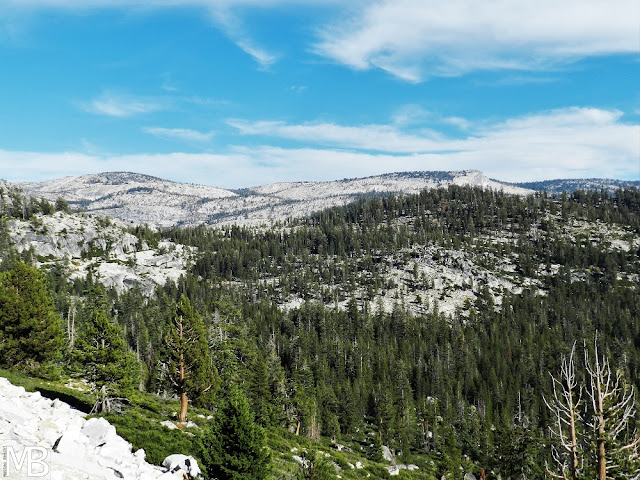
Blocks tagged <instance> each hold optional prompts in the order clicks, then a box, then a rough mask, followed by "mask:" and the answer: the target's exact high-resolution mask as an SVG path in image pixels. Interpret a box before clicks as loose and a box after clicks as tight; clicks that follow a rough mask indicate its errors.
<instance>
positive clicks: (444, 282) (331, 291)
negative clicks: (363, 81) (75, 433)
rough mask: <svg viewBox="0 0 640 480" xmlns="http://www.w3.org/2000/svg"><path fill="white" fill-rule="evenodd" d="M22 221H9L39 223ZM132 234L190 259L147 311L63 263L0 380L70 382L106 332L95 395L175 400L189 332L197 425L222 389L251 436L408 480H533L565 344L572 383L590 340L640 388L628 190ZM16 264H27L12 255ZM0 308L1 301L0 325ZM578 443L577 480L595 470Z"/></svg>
mask: <svg viewBox="0 0 640 480" xmlns="http://www.w3.org/2000/svg"><path fill="white" fill-rule="evenodd" d="M16 198H17V197H16ZM16 202H17V200H15V199H14V200H13V202H12V203H11V204H10V203H7V206H6V208H4V205H5V204H4V203H3V213H4V217H5V221H6V219H7V218H9V217H11V216H23V217H24V216H25V212H24V209H21V210H18V209H16V208H15V203H16ZM23 204H24V201H23V203H21V205H23ZM32 204H33V203H32ZM11 205H13V207H12V206H11ZM37 205H39V207H38V208H37V209H35V210H34V211H32V212H29V214H28V215H26V217H30V216H34V217H33V218H38V216H39V215H43V214H44V215H50V214H52V213H54V211H55V210H56V208H55V207H56V206H51V205H49V207H51V208H49V207H47V206H46V205H45V203H38V204H37ZM57 207H58V209H59V210H61V209H64V208H65V206H64V205H63V204H62V203H61V204H60V205H57ZM131 234H132V235H138V236H139V237H140V239H141V242H142V238H143V237H144V241H145V242H146V243H149V244H151V243H154V244H156V245H157V244H159V243H160V242H163V241H169V240H170V241H171V242H173V243H174V244H178V245H180V244H181V245H185V246H188V247H193V251H195V252H198V253H197V257H196V258H195V262H194V263H193V265H192V266H191V267H189V269H188V271H187V273H186V274H185V275H183V276H182V277H180V279H179V280H178V281H177V282H175V283H174V282H167V284H166V285H164V286H163V287H159V288H158V289H157V290H156V291H155V292H154V293H153V294H152V295H144V294H143V293H142V291H141V289H140V288H139V287H136V286H134V287H132V288H129V289H125V290H123V291H121V292H118V291H116V290H114V289H107V290H105V289H104V288H103V287H102V286H101V285H100V283H99V282H98V281H97V280H96V279H95V278H93V277H92V275H91V273H89V275H88V276H87V277H86V278H77V277H76V278H73V279H70V275H69V273H68V269H67V267H65V265H64V263H63V262H58V263H51V262H49V265H48V266H46V268H45V267H42V271H43V272H44V275H45V276H46V278H47V281H48V285H49V293H48V295H50V297H51V304H50V306H47V305H49V304H48V303H47V302H46V301H44V303H43V307H42V308H43V309H45V310H47V309H52V310H54V311H55V312H57V315H58V316H59V317H60V318H61V326H62V331H61V332H60V333H57V334H55V336H56V338H57V340H56V342H57V343H56V342H54V343H56V345H57V344H58V343H59V344H60V345H62V346H61V348H60V349H59V353H58V354H57V356H54V355H53V354H51V353H47V356H46V358H45V357H42V358H40V357H38V358H33V359H25V360H23V361H21V362H17V363H16V362H13V363H14V364H12V359H13V358H14V357H12V356H11V355H9V354H8V353H7V351H6V350H4V348H5V346H4V345H5V344H3V343H2V342H0V361H1V362H2V363H3V364H4V366H8V367H14V368H19V369H23V370H24V369H27V370H29V371H31V372H32V373H38V371H41V372H50V373H49V374H50V375H60V374H62V375H68V374H72V375H75V376H76V377H77V376H82V372H83V371H87V370H86V368H87V365H89V364H91V361H93V362H94V363H95V358H96V357H95V356H96V355H98V352H95V351H92V350H90V349H88V348H87V347H86V344H87V342H88V343H89V344H90V343H91V338H92V335H95V329H96V328H98V329H99V330H100V331H102V332H104V331H105V330H106V329H107V328H106V327H105V325H111V326H113V329H111V330H110V335H111V336H110V337H109V338H110V339H109V341H110V342H112V343H113V345H115V346H116V347H114V348H115V350H116V351H117V352H119V353H118V354H117V355H116V356H115V357H113V359H112V361H113V362H114V364H117V365H120V367H119V368H118V372H119V374H118V375H115V374H114V373H113V372H111V373H109V374H108V375H107V374H104V375H101V374H100V372H98V374H97V376H96V377H94V378H93V382H94V383H95V382H97V383H98V384H101V385H103V386H104V388H103V390H102V391H103V393H105V394H106V393H109V392H108V389H112V393H113V395H114V396H117V395H120V393H118V392H125V393H126V392H130V393H128V395H135V393H134V392H135V391H136V390H142V391H146V392H151V393H154V394H159V395H165V396H171V395H174V394H176V395H180V391H179V389H178V390H176V388H175V383H176V382H173V383H172V382H171V374H172V368H171V362H172V360H171V359H172V358H175V352H176V348H177V347H176V343H175V341H174V343H172V342H171V341H169V340H168V339H169V338H170V337H171V335H172V333H171V332H172V331H173V330H174V329H175V328H176V325H180V323H179V322H178V320H177V319H179V320H180V322H189V321H192V322H193V323H191V324H189V325H191V328H192V329H193V331H194V332H196V333H194V335H195V337H194V338H198V339H199V340H198V341H200V340H204V341H205V343H206V345H207V346H208V348H205V350H204V351H205V355H207V350H208V354H209V355H210V358H209V359H207V360H210V363H209V365H210V367H211V368H209V369H208V370H207V372H208V373H202V372H201V373H198V376H200V377H201V376H204V377H206V378H205V380H203V382H204V383H200V384H199V385H196V384H195V383H197V382H194V385H193V388H191V387H189V388H188V389H186V390H185V392H186V391H188V395H189V399H190V401H191V402H193V404H194V405H198V406H201V407H205V408H212V407H215V406H216V405H218V404H220V402H222V401H223V399H225V398H227V397H229V398H236V396H237V395H238V392H237V391H235V390H233V389H234V388H237V389H239V391H240V392H242V393H243V394H244V396H246V398H247V399H248V400H249V406H250V409H251V411H252V413H253V415H255V418H256V420H257V422H258V423H259V424H260V425H262V426H264V427H266V428H268V429H288V430H289V431H290V432H292V433H294V434H295V435H299V436H305V437H309V438H311V439H314V440H321V439H323V438H324V439H330V440H334V441H336V442H339V443H344V444H346V445H349V448H350V449H352V450H354V451H356V452H358V453H360V454H361V455H362V456H363V458H368V459H369V460H371V461H372V462H378V461H381V460H382V458H381V457H382V454H381V451H382V450H381V446H382V445H385V446H388V447H389V449H390V451H391V453H392V454H393V455H395V458H396V461H397V463H398V464H409V463H412V464H416V465H417V466H419V469H418V470H416V471H412V472H409V471H408V470H402V471H401V474H402V475H403V476H406V477H407V478H440V477H441V476H442V475H445V476H446V477H447V478H456V479H457V478H462V476H463V474H464V472H468V473H473V474H475V475H476V476H480V475H481V471H484V472H486V474H487V478H496V477H497V475H501V476H502V478H544V477H545V475H546V473H545V472H546V468H547V467H546V466H548V467H549V468H550V469H552V470H553V469H554V468H555V467H554V465H555V464H554V459H553V458H552V455H551V453H552V446H553V445H556V444H557V440H556V439H555V438H554V437H553V436H551V435H550V433H549V427H553V426H554V422H555V418H554V416H553V413H552V412H551V411H550V410H549V408H548V407H547V405H546V404H545V400H544V399H545V398H546V399H550V398H551V396H552V387H553V383H552V377H551V376H550V374H553V375H555V376H556V377H557V376H558V375H559V372H560V367H561V358H562V356H563V355H565V356H566V355H569V353H570V351H571V348H572V346H573V345H574V343H575V344H576V345H577V350H578V351H579V354H578V355H576V360H575V365H576V372H577V374H576V376H577V380H578V381H579V382H582V383H585V385H586V382H587V380H588V375H587V373H586V371H585V366H586V365H585V362H586V361H585V360H584V356H583V351H584V350H585V349H586V350H587V351H588V352H589V355H590V357H589V358H594V352H593V350H594V339H595V338H596V334H597V344H598V347H599V354H600V355H601V356H603V357H605V358H607V359H608V360H609V362H610V363H611V366H612V368H613V371H614V372H617V373H618V374H619V375H620V378H621V381H622V382H623V383H624V384H626V385H629V386H631V385H634V387H635V388H636V389H637V388H638V387H640V322H639V321H638V319H639V318H640V289H639V288H638V285H639V280H640V259H639V255H640V192H639V191H638V190H637V189H636V188H631V189H626V190H617V191H616V192H614V193H608V192H605V191H600V192H598V191H593V192H584V191H576V192H574V193H573V194H571V195H566V194H565V195H563V196H562V197H558V198H550V197H548V196H547V195H546V194H545V193H540V194H535V195H531V196H527V197H518V196H511V195H506V194H503V193H499V192H496V191H492V190H482V189H478V188H469V187H457V186H451V187H449V188H447V189H436V190H425V191H423V192H421V193H420V194H416V195H406V196H389V197H385V198H371V199H363V200H360V201H358V202H357V203H354V204H350V205H347V206H344V207H339V208H332V209H328V210H324V211H322V212H320V213H317V214H314V215H313V216H311V217H309V218H304V219H292V220H289V221H287V222H285V223H284V224H282V225H278V226H274V227H273V228H269V229H264V228H263V229H254V228H243V227H225V228H223V229H211V228H210V227H205V226H202V227H195V228H177V227H176V228H171V229H166V230H162V231H155V230H150V229H137V230H135V229H132V230H131ZM0 241H1V242H2V258H3V261H2V263H1V264H0V268H2V269H3V270H4V271H5V272H6V273H4V274H3V277H2V282H4V283H3V285H5V287H6V288H7V289H9V285H11V278H13V277H12V275H13V274H12V272H14V271H15V270H16V269H25V268H31V267H28V266H25V265H23V264H22V263H21V262H20V261H19V260H20V259H19V258H18V257H19V256H18V254H16V253H15V252H14V251H13V250H12V249H11V248H10V246H9V244H10V243H11V242H10V238H9V234H8V232H7V230H6V228H5V229H4V230H3V235H2V238H1V239H0ZM102 253H103V252H102ZM102 253H101V252H99V251H94V252H92V253H91V255H93V256H96V257H99V256H100V255H101V254H102ZM23 260H26V261H27V262H30V261H32V260H37V258H36V257H35V256H34V254H33V252H31V254H29V253H28V252H26V251H25V253H24V254H23ZM32 274H33V275H37V273H32ZM7 291H9V290H7ZM43 295H44V294H43V293H37V295H36V296H38V297H42V296H43ZM9 304H10V303H7V302H4V303H3V300H2V299H0V309H2V308H6V305H9ZM47 311H49V310H47ZM2 318H3V322H5V323H6V321H7V320H6V318H7V317H6V316H3V317H2ZM190 319H191V320H190ZM16 321H18V320H16ZM105 321H106V322H107V324H105V323H104V322H105ZM101 322H102V323H101ZM177 322H178V323H177ZM99 325H103V326H102V327H100V326H99ZM2 327H3V329H6V328H8V327H7V326H6V325H4V324H3V325H2ZM179 328H180V332H182V327H179ZM92 329H93V330H92ZM5 331H6V330H5ZM92 331H94V333H93V334H92V333H91V332H92ZM198 332H199V333H198ZM5 335H6V334H5ZM83 342H84V343H83ZM56 345H54V347H55V346H56ZM35 348H36V347H34V349H35ZM52 348H53V347H52ZM92 355H93V357H92ZM200 356H201V355H200ZM44 365H46V368H44V367H43V366H44ZM41 367H42V368H41ZM202 368H204V367H202ZM201 370H202V369H201ZM205 370H206V369H205ZM202 371H204V370H202ZM200 377H198V378H200ZM100 382H102V383H100ZM203 385H206V387H207V388H203ZM232 390H233V393H231V392H232ZM216 392H217V395H213V394H214V393H216ZM232 403H233V402H232ZM585 408H586V407H585ZM585 412H586V410H585ZM584 416H585V418H586V413H584ZM631 417H633V415H632V416H631ZM636 420H637V419H636V418H630V422H629V425H628V427H627V428H626V429H625V430H624V432H620V441H621V442H624V441H626V440H627V439H628V438H631V437H632V436H633V431H634V427H635V423H636ZM585 429H587V430H588V427H585ZM588 438H590V437H588V435H587V434H586V433H585V435H584V439H585V440H584V444H583V446H582V447H581V448H583V449H584V450H583V452H584V453H583V457H584V462H585V466H584V470H583V471H584V475H592V474H593V469H594V468H595V466H590V465H591V463H590V462H591V460H589V459H590V458H591V457H590V455H591V454H590V453H589V448H590V447H589V445H588V444H589V441H588ZM628 460H629V461H631V460H632V455H631V454H629V456H628ZM276 464H277V462H276ZM638 465H639V464H638V463H637V462H636V463H633V462H632V463H630V464H629V466H628V468H629V469H634V468H639V467H638ZM625 468H626V467H625ZM481 469H482V470H481ZM590 469H591V470H590ZM358 471H359V470H356V472H358ZM629 471H632V470H629ZM362 472H364V473H363V475H362V476H366V473H371V472H367V471H366V469H364V470H362ZM383 473H384V474H385V475H386V474H387V473H388V472H387V471H386V470H382V473H380V472H378V473H374V474H372V476H373V477H374V478H379V477H380V476H382V475H383ZM272 475H273V477H274V478H291V475H290V474H286V473H283V472H280V473H278V471H277V469H276V470H275V471H274V473H272ZM287 475H289V476H287ZM342 475H343V477H345V472H343V473H342ZM308 478H314V477H308ZM345 478H351V477H348V475H347V477H345ZM585 478H593V476H591V477H585Z"/></svg>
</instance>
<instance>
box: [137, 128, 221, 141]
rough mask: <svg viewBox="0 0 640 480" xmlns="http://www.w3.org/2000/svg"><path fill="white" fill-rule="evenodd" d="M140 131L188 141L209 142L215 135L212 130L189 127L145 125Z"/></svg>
mask: <svg viewBox="0 0 640 480" xmlns="http://www.w3.org/2000/svg"><path fill="white" fill-rule="evenodd" d="M142 131H143V132H145V133H149V134H151V135H154V136H156V137H161V138H168V139H175V140H184V141H188V142H209V141H211V139H212V138H213V136H214V135H215V132H214V131H209V132H199V131H197V130H192V129H190V128H162V127H145V128H143V129H142Z"/></svg>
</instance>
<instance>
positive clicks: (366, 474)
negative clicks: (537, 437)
mask: <svg viewBox="0 0 640 480" xmlns="http://www.w3.org/2000/svg"><path fill="white" fill-rule="evenodd" d="M0 376H2V377H6V378H7V379H8V380H9V381H10V382H11V383H13V384H14V385H21V386H23V387H24V388H25V389H26V390H27V391H30V392H35V391H39V392H41V394H42V395H43V396H46V397H48V398H60V399H61V400H63V401H65V402H67V403H70V404H71V405H72V406H75V407H76V408H78V406H79V407H82V408H79V409H80V410H83V411H85V412H88V411H89V410H90V409H91V407H92V406H93V403H94V401H95V398H94V397H93V396H92V395H90V394H88V393H86V392H83V391H80V390H77V389H73V388H69V387H67V386H65V382H66V381H68V379H59V380H44V379H40V378H34V377H30V376H28V375H25V374H24V373H21V372H18V371H14V370H5V369H0ZM178 409H179V402H178V401H177V400H171V399H169V400H166V399H162V398H159V397H157V396H156V395H152V394H149V393H144V392H135V393H134V394H132V395H131V396H130V398H129V403H128V404H126V405H125V406H124V407H123V409H122V411H121V412H119V413H109V414H106V415H94V416H102V417H104V418H106V419H107V420H108V421H109V422H110V423H111V424H112V425H113V426H115V428H116V431H117V433H118V435H120V436H121V437H123V438H124V439H126V440H127V441H128V442H129V443H131V445H132V448H133V451H136V450H138V449H139V448H143V449H144V450H145V452H146V460H147V461H148V462H149V463H153V464H155V465H160V464H161V463H162V461H163V460H164V459H165V458H166V457H167V456H168V455H171V454H174V453H183V454H185V455H192V456H193V457H195V458H196V459H197V458H198V456H199V455H198V452H199V447H198V444H199V442H198V437H199V435H200V432H201V430H200V429H199V428H190V429H176V430H170V429H169V428H167V427H165V426H163V425H161V424H160V422H162V421H163V420H170V421H175V420H176V418H175V415H174V414H175V412H177V411H178ZM199 415H201V416H204V417H205V418H202V417H201V416H199ZM208 415H211V412H209V411H207V410H201V409H197V408H193V407H190V408H189V420H190V421H193V422H194V423H196V424H197V425H198V426H199V427H200V428H206V426H207V424H208V423H209V422H210V420H208V419H207V418H206V417H207V416H208ZM362 436H363V434H362V433H361V434H360V436H359V437H362ZM266 437H267V448H269V450H270V451H271V458H272V469H271V474H270V477H269V478H270V480H297V479H298V473H299V471H300V464H299V463H298V461H297V460H296V459H295V458H294V455H297V456H301V455H302V453H303V451H312V450H316V451H317V452H319V453H320V454H322V455H325V456H326V458H327V460H329V461H330V462H332V463H334V464H335V465H337V467H338V468H337V470H336V478H338V477H337V475H339V476H340V477H341V478H343V479H345V480H358V479H362V478H375V479H381V478H389V477H390V476H389V472H388V471H387V469H386V468H385V467H386V466H387V465H388V463H387V462H384V461H374V460H372V459H370V458H367V456H366V452H365V451H364V450H363V448H364V447H363V446H362V445H363V441H364V439H363V438H359V437H358V438H356V437H357V436H354V437H353V438H351V437H345V438H342V439H340V441H339V442H338V443H340V444H342V445H344V446H345V447H346V448H345V449H343V450H342V451H338V450H337V448H336V445H335V444H334V443H332V442H331V441H329V440H328V439H321V440H320V441H314V440H312V439H310V438H307V437H305V436H297V435H295V434H293V433H291V432H289V431H288V430H285V429H282V428H268V429H266ZM364 443H366V442H364ZM292 450H293V451H292ZM327 455H328V456H327ZM429 459H430V457H429V456H428V455H426V454H425V455H411V456H410V457H408V458H406V459H403V458H402V457H400V458H398V462H399V463H415V464H416V465H418V466H419V467H420V469H419V470H416V471H414V472H409V471H407V470H402V471H400V474H399V475H398V478H408V479H409V478H410V479H414V480H422V479H424V480H427V479H428V480H433V479H435V478H436V477H435V476H434V472H431V471H430V470H431V469H430V468H429V464H428V460H429ZM357 462H361V463H362V465H363V468H361V469H358V468H351V465H354V466H355V465H356V463H357Z"/></svg>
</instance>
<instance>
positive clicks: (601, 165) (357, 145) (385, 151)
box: [229, 107, 640, 180]
mask: <svg viewBox="0 0 640 480" xmlns="http://www.w3.org/2000/svg"><path fill="white" fill-rule="evenodd" d="M622 117H623V114H622V112H620V111H617V110H603V109H596V108H579V107H571V108H564V109H558V110H551V111H546V112H541V113H536V114H530V115H524V116H521V117H516V118H512V119H508V120H506V121H503V122H497V123H495V122H494V123H486V122H480V123H477V124H472V123H470V122H468V121H467V120H465V119H459V118H456V117H444V118H442V119H441V120H440V121H441V122H444V123H452V124H459V126H461V127H464V128H465V129H467V130H468V132H467V133H468V136H467V137H464V138H458V137H448V136H445V135H443V134H440V133H437V132H434V131H432V130H424V131H423V132H425V134H424V135H423V136H421V135H418V134H416V133H409V132H406V131H404V130H402V128H401V127H400V126H398V125H361V126H343V125H335V124H329V123H305V124H301V125H290V124H286V123H284V122H274V121H260V122H247V121H240V120H234V121H229V124H230V125H231V126H233V127H235V128H237V129H238V130H239V131H240V132H241V133H242V134H244V135H260V136H264V137H266V142H269V137H271V142H273V139H275V138H280V139H287V140H295V141H298V142H301V143H303V144H305V145H307V146H308V147H307V149H306V151H308V150H310V149H315V150H317V151H318V152H322V151H325V150H322V148H330V149H336V148H341V149H343V148H349V149H352V150H354V152H351V154H353V155H356V156H358V155H364V156H366V157H367V158H373V157H375V158H380V159H386V160H387V161H388V162H389V164H390V165H394V169H400V168H403V167H401V165H403V164H405V165H406V166H409V165H411V166H412V167H414V168H415V167H418V164H419V163H420V162H426V163H425V164H424V165H423V166H422V167H418V169H433V168H434V167H435V169H447V170H448V169H463V168H477V169H480V170H485V171H486V172H488V173H490V174H492V175H495V176H496V177H497V178H504V179H509V180H521V179H523V178H537V179H542V178H550V177H551V176H557V175H560V174H563V175H564V176H568V177H575V176H581V175H582V176H584V175H586V176H610V177H611V176H613V177H616V176H618V177H621V178H629V177H635V178H637V177H640V171H638V159H640V145H639V144H638V141H637V138H638V129H639V128H640V125H637V124H629V123H624V122H623V121H622ZM375 151H377V152H381V154H372V153H366V152H375ZM324 155H325V163H324V165H325V166H326V165H327V164H326V162H328V161H330V159H331V158H335V157H336V156H338V157H339V156H342V154H336V151H335V150H332V151H330V152H327V151H325V154H324ZM417 160H419V161H417ZM438 165H439V167H438ZM360 166H362V167H363V168H364V171H369V169H368V168H367V167H366V166H364V165H360ZM336 168H338V169H342V170H344V168H341V167H338V166H336Z"/></svg>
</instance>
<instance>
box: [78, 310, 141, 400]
mask: <svg viewBox="0 0 640 480" xmlns="http://www.w3.org/2000/svg"><path fill="white" fill-rule="evenodd" d="M75 347H76V348H75V350H74V351H73V352H72V359H73V360H74V361H75V368H76V369H77V370H78V372H79V373H80V374H81V375H82V376H83V377H84V378H85V379H87V380H88V381H89V382H91V384H92V385H93V389H94V391H95V392H96V394H97V400H96V404H95V406H94V410H96V411H98V412H109V411H110V410H111V408H112V399H113V397H114V395H116V394H118V393H119V392H122V391H127V390H130V389H131V388H132V387H133V385H134V381H135V380H136V378H137V377H138V375H139V371H140V368H139V365H138V363H137V362H136V360H135V357H134V356H133V354H131V353H129V352H127V346H126V344H125V341H124V340H123V338H122V336H121V332H120V327H118V325H117V324H115V323H113V322H111V321H109V319H108V318H107V314H106V313H105V312H104V310H100V309H94V310H93V311H92V312H91V315H90V316H89V318H88V319H87V320H86V323H85V325H84V329H83V330H82V332H81V333H80V335H79V337H78V339H77V341H76V344H75Z"/></svg>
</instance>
